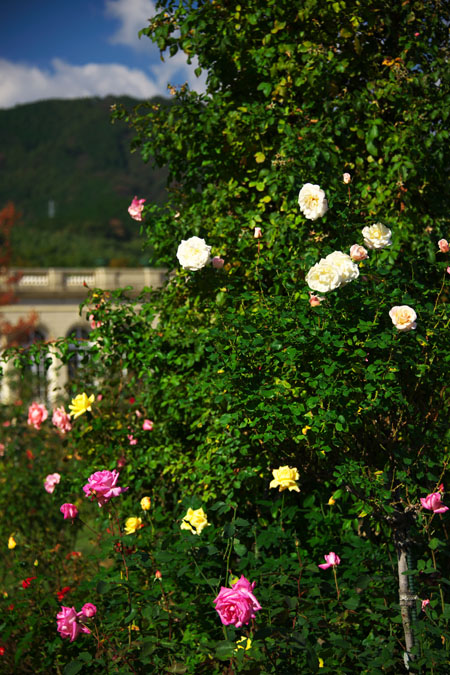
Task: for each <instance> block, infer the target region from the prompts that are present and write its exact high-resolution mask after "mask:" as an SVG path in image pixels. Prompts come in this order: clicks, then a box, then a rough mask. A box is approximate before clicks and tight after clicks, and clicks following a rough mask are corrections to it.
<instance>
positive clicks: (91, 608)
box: [81, 602, 97, 619]
mask: <svg viewBox="0 0 450 675" xmlns="http://www.w3.org/2000/svg"><path fill="white" fill-rule="evenodd" d="M81 613H82V615H83V616H85V617H86V618H87V619H90V618H92V617H93V616H95V615H96V614H97V607H96V606H95V605H93V604H92V602H86V604H84V605H83V607H82V608H81Z"/></svg>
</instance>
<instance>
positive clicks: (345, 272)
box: [325, 251, 359, 285]
mask: <svg viewBox="0 0 450 675" xmlns="http://www.w3.org/2000/svg"><path fill="white" fill-rule="evenodd" d="M325 260H327V261H328V262H329V263H331V264H332V265H334V266H335V267H337V269H338V270H339V274H340V276H341V285H342V284H348V282H349V281H353V279H357V278H358V277H359V269H358V265H355V263H354V262H353V260H352V259H351V258H350V256H349V255H347V254H346V253H342V251H334V252H333V253H330V254H329V255H327V257H326V258H325Z"/></svg>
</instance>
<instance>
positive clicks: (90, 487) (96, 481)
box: [83, 470, 129, 507]
mask: <svg viewBox="0 0 450 675" xmlns="http://www.w3.org/2000/svg"><path fill="white" fill-rule="evenodd" d="M118 479H119V472H118V471H116V470H114V471H107V470H105V471H96V472H95V473H93V474H91V475H90V476H89V478H88V482H87V483H86V485H85V486H84V487H83V492H84V493H85V494H86V497H91V496H92V497H95V498H96V499H97V503H98V505H99V506H100V507H101V506H104V505H105V504H107V503H108V502H109V500H110V499H111V498H112V497H118V496H119V495H120V494H121V493H122V492H126V491H127V490H128V489H129V488H127V487H116V483H117V481H118Z"/></svg>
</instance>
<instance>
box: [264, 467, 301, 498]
mask: <svg viewBox="0 0 450 675" xmlns="http://www.w3.org/2000/svg"><path fill="white" fill-rule="evenodd" d="M272 474H273V480H272V481H271V482H270V485H269V487H270V488H275V487H279V488H280V492H283V490H289V491H291V490H295V491H296V492H300V488H299V487H298V485H297V483H296V482H295V481H296V480H298V479H299V478H300V476H299V474H298V471H297V469H295V468H291V467H290V466H280V467H279V468H278V469H274V470H273V471H272Z"/></svg>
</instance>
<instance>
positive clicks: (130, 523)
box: [125, 516, 142, 534]
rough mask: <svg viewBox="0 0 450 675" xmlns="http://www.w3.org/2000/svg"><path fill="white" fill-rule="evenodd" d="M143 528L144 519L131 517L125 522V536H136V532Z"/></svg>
mask: <svg viewBox="0 0 450 675" xmlns="http://www.w3.org/2000/svg"><path fill="white" fill-rule="evenodd" d="M141 527H142V518H136V516H131V517H130V518H127V519H126V521H125V534H134V533H135V532H136V530H139V529H140V528H141Z"/></svg>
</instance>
